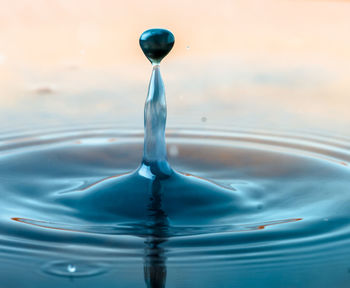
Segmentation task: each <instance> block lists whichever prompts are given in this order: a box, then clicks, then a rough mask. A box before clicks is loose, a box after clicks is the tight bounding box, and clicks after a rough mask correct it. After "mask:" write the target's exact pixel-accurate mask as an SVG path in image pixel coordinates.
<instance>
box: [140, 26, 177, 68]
mask: <svg viewBox="0 0 350 288" xmlns="http://www.w3.org/2000/svg"><path fill="white" fill-rule="evenodd" d="M174 43H175V37H174V35H173V34H172V33H171V32H170V31H168V30H165V29H149V30H147V31H145V32H143V33H142V34H141V37H140V46H141V49H142V51H143V53H144V54H145V55H146V57H147V58H148V60H149V61H151V63H152V64H159V63H160V62H161V61H162V59H163V58H164V57H165V56H166V55H168V53H169V52H170V50H171V49H172V48H173V46H174Z"/></svg>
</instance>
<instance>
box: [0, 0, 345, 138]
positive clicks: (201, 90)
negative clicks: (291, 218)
mask: <svg viewBox="0 0 350 288" xmlns="http://www.w3.org/2000/svg"><path fill="white" fill-rule="evenodd" d="M0 3H1V9H0V103H1V105H0V110H1V111H0V112H1V115H2V116H1V117H2V125H3V126H8V125H22V124H23V123H25V124H26V125H31V124H33V125H34V124H35V123H43V122H45V123H48V122H50V121H51V122H54V123H63V122H64V123H72V122H73V123H80V122H93V123H98V122H109V123H123V124H125V125H134V126H139V127H142V117H143V114H142V113H143V103H144V99H145V97H146V92H147V85H148V81H149V77H150V73H151V65H150V63H149V62H148V61H147V59H146V58H145V57H144V56H143V54H142V51H141V50H140V48H139V45H138V38H139V36H140V34H141V33H142V32H143V31H144V30H146V29H149V28H155V27H157V28H158V27H159V28H166V29H169V30H171V31H172V32H173V33H174V35H175V38H176V43H175V47H174V49H173V51H172V52H171V53H170V54H169V56H167V58H166V59H165V60H164V61H163V62H164V63H162V73H163V78H164V81H165V85H166V91H167V100H168V107H169V108H168V123H169V125H170V126H178V125H180V126H181V125H182V126H186V125H202V126H205V125H207V126H210V125H214V126H218V125H219V126H221V125H224V126H230V127H250V128H256V129H260V128H261V129H279V130H307V131H325V132H326V131H327V132H332V133H336V134H343V135H348V134H350V131H348V130H349V129H347V127H349V125H350V115H349V112H348V106H349V104H350V99H349V97H350V81H349V75H350V37H349V35H350V17H349V15H350V1H334V0H333V1H316V0H314V1H302V0H300V1H298V0H294V1H292V0H291V1H285V0H264V1H259V0H228V1H223V0H217V1H184V0H177V1H169V0H168V1H165V0H164V1H156V0H149V1H107V0H100V1H80V0H79V1H67V0H50V1H47V0H36V1H26V0H22V1H18V0H15V1H5V0H0ZM10 119H11V121H9V120H10Z"/></svg>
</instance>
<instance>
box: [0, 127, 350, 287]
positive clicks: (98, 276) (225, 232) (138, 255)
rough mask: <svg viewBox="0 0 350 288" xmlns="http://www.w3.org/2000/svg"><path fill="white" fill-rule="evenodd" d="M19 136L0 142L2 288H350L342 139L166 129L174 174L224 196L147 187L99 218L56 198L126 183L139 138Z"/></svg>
mask: <svg viewBox="0 0 350 288" xmlns="http://www.w3.org/2000/svg"><path fill="white" fill-rule="evenodd" d="M82 131H84V132H82ZM23 134H25V135H22V134H21V133H20V132H18V134H17V135H16V136H14V135H11V136H9V137H6V135H4V134H3V136H2V139H1V158H0V173H1V178H2V181H1V191H2V201H1V218H0V219H1V226H0V227H1V228H0V229H1V242H0V245H1V246H0V247H1V250H0V253H1V259H2V260H1V269H0V275H1V279H2V286H3V287H47V286H48V285H50V287H62V285H64V286H65V287H94V286H96V285H103V287H164V283H166V286H165V287H193V286H198V287H218V285H219V286H221V287H235V286H238V287H242V286H243V287H245V286H247V287H266V286H267V287H347V286H348V283H349V278H350V274H349V272H348V268H350V264H349V260H348V259H349V254H350V253H349V252H350V251H349V249H348V247H349V246H348V245H349V242H350V234H349V233H350V227H349V216H350V212H349V208H348V203H349V200H350V194H349V187H350V178H349V173H350V171H349V166H348V163H349V156H350V155H349V152H348V151H349V150H348V149H349V145H348V144H347V143H346V142H344V140H343V139H340V140H338V139H332V140H330V138H327V137H326V138H325V137H322V136H318V135H308V136H307V137H306V136H301V135H278V134H273V133H257V132H251V133H250V132H249V131H220V130H218V129H216V130H215V131H209V130H202V131H201V130H198V129H196V130H193V131H192V130H181V129H175V130H172V132H169V133H168V135H167V142H168V157H169V163H170V164H171V166H172V167H173V169H174V170H175V171H179V172H178V173H179V174H176V175H177V176H178V177H182V178H181V179H183V181H186V180H188V183H192V181H197V180H196V179H197V178H195V177H194V176H190V175H189V174H187V173H190V174H193V175H196V177H202V178H204V179H207V180H201V179H199V180H198V181H199V182H200V183H202V184H203V183H204V184H203V185H205V187H206V188H207V187H212V186H211V185H220V186H219V187H220V189H222V190H220V191H224V192H225V193H224V194H223V195H209V198H206V196H205V195H202V194H199V196H200V197H198V198H195V196H194V195H192V194H191V192H189V191H187V190H186V189H181V187H180V188H179V189H178V190H174V191H173V194H174V195H171V196H168V195H166V190H164V194H163V195H158V196H157V195H153V194H152V193H153V192H157V191H159V190H161V189H162V187H166V185H167V184H164V185H165V186H163V182H162V181H159V182H157V181H155V182H154V185H153V186H149V188H148V189H149V190H147V191H148V193H149V194H147V196H145V197H144V198H142V201H136V200H135V197H138V196H139V195H140V193H139V191H137V190H135V189H134V190H133V189H130V191H129V195H130V196H129V197H130V198H131V199H132V200H133V201H129V203H128V204H126V205H125V207H119V208H120V209H121V210H115V211H113V212H112V213H105V212H104V211H106V210H105V207H103V206H102V207H101V205H100V203H99V202H98V201H96V202H95V206H94V203H93V202H90V201H86V202H85V200H84V197H81V198H80V199H81V205H79V203H77V204H76V206H75V207H72V206H69V205H67V204H66V203H67V202H65V201H63V200H62V201H61V202H59V201H57V199H71V198H70V197H72V199H74V198H75V197H76V195H79V194H84V193H89V191H92V192H93V191H94V189H97V188H96V187H101V189H102V187H105V186H104V185H107V187H108V185H109V183H117V182H115V181H119V179H122V178H123V177H126V178H127V177H131V176H119V175H122V174H125V173H130V171H134V169H135V167H137V166H138V165H139V160H140V159H141V158H142V150H143V147H142V145H143V133H142V131H133V130H130V129H127V130H123V129H119V130H118V129H110V128H104V127H101V128H100V129H97V128H91V129H90V130H89V129H88V128H85V129H77V130H76V131H74V130H68V129H67V131H64V130H63V131H62V130H60V131H52V132H48V131H46V132H45V133H44V134H40V133H37V134H35V135H30V134H28V132H26V131H23ZM180 172H183V173H186V174H180ZM129 175H130V174H129ZM177 176H176V177H177ZM208 180H209V181H212V182H214V183H216V184H213V183H212V182H207V181H208ZM202 181H203V182H202ZM164 183H165V182H164ZM186 183H187V182H186ZM208 183H209V184H208ZM168 185H170V184H168ZM207 185H209V186H207ZM180 186H181V185H180ZM135 187H138V186H137V185H136V186H135ZM144 189H145V190H146V188H144ZM84 191H88V192H84ZM100 191H102V192H103V191H104V190H103V189H102V190H100ZM205 191H206V190H205ZM92 192H91V193H92ZM192 192H193V191H192ZM115 193H116V195H117V194H118V191H116V192H115ZM198 193H201V191H200V189H199V191H198ZM115 197H117V196H115ZM168 197H170V198H168ZM227 197H228V198H230V197H232V199H238V200H239V201H236V202H229V201H228V202H227V203H226V202H225V199H226V198H227ZM77 198H78V199H79V197H77ZM217 198H218V200H219V201H217ZM169 199H171V201H174V199H175V202H174V203H173V202H171V203H170V200H169ZM181 200H182V203H180V202H181ZM221 200H222V201H221ZM68 202H69V201H68ZM109 204H110V206H113V202H112V201H111V203H109ZM192 207H193V208H192ZM196 207H197V208H196ZM89 209H90V210H89ZM119 211H120V214H119ZM145 211H148V214H147V215H146V217H145V218H143V217H144V213H145ZM118 215H119V217H117V216H118ZM69 265H74V266H75V267H76V270H75V272H69V269H68V268H69V267H68V266H69ZM70 270H71V271H72V269H70ZM18 275H20V276H21V277H18ZM88 276H90V277H88ZM150 278H152V279H153V280H152V281H153V282H154V281H156V282H157V281H158V284H152V285H151V286H150V285H149V286H147V285H146V283H150V281H151V280H150ZM145 279H146V280H145ZM162 283H163V284H162ZM157 285H158V286H157Z"/></svg>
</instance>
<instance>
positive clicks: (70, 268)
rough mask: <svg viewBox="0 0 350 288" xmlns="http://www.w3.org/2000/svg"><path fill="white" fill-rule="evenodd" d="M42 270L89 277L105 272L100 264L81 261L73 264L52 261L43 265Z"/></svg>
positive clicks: (51, 273) (61, 274)
mask: <svg viewBox="0 0 350 288" xmlns="http://www.w3.org/2000/svg"><path fill="white" fill-rule="evenodd" d="M78 267H79V269H78ZM42 270H43V271H44V272H45V273H47V274H50V275H54V276H62V277H72V276H74V277H90V276H96V275H100V274H103V273H105V272H107V270H106V269H105V268H104V267H103V266H102V265H100V264H95V263H94V264H91V263H87V262H83V261H79V262H78V263H75V264H72V263H67V262H66V261H53V262H49V263H47V264H46V265H44V266H43V268H42Z"/></svg>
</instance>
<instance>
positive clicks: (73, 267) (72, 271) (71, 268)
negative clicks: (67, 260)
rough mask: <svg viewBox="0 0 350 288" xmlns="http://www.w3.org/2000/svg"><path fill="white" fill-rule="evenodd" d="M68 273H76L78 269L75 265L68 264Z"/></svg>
mask: <svg viewBox="0 0 350 288" xmlns="http://www.w3.org/2000/svg"><path fill="white" fill-rule="evenodd" d="M67 271H68V272H69V273H74V272H75V271H77V267H75V266H74V265H73V264H68V265H67Z"/></svg>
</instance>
